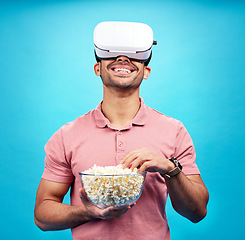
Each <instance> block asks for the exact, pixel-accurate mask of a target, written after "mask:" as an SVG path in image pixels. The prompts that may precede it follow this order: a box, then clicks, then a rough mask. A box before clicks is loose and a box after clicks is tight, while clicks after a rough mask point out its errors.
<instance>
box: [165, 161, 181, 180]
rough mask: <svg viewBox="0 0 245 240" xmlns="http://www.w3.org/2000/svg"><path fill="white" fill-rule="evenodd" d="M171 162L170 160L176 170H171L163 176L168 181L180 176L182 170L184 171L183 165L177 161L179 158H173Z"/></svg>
mask: <svg viewBox="0 0 245 240" xmlns="http://www.w3.org/2000/svg"><path fill="white" fill-rule="evenodd" d="M169 160H170V161H171V162H172V163H174V165H175V168H174V169H172V170H170V171H169V172H167V173H165V174H163V177H164V178H168V179H170V178H172V177H174V176H176V175H177V174H179V173H180V172H181V170H182V166H181V164H180V163H179V161H178V160H177V158H175V157H172V158H169Z"/></svg>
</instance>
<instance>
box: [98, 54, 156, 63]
mask: <svg viewBox="0 0 245 240" xmlns="http://www.w3.org/2000/svg"><path fill="white" fill-rule="evenodd" d="M94 55H95V59H96V61H97V62H100V61H101V59H100V58H99V57H98V56H97V54H96V52H95V51H94ZM151 56H152V52H151V55H150V57H149V58H148V59H147V60H146V61H145V62H144V65H145V66H148V65H149V63H150V61H151Z"/></svg>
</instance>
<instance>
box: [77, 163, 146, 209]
mask: <svg viewBox="0 0 245 240" xmlns="http://www.w3.org/2000/svg"><path fill="white" fill-rule="evenodd" d="M80 175H81V179H82V183H83V187H84V188H85V191H86V194H87V196H88V198H89V199H90V200H91V202H93V203H94V204H97V205H98V206H100V207H103V206H118V205H123V204H129V203H132V202H134V201H136V200H137V199H138V198H139V196H140V194H141V191H142V187H143V184H144V175H145V173H143V174H138V173H137V169H136V168H135V169H134V170H133V171H131V170H130V169H129V168H125V169H123V166H122V165H121V164H119V165H117V166H106V167H100V166H97V165H96V164H95V165H94V166H93V167H92V168H90V169H88V170H85V171H83V172H82V173H81V174H80Z"/></svg>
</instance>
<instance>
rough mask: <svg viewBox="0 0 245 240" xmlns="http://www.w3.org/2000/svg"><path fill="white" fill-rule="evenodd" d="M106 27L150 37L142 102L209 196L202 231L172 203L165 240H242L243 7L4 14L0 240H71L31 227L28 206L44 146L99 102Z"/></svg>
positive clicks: (178, 5)
mask: <svg viewBox="0 0 245 240" xmlns="http://www.w3.org/2000/svg"><path fill="white" fill-rule="evenodd" d="M107 20H121V21H138V22H144V23H147V24H149V25H150V26H151V27H152V28H153V31H154V38H155V39H156V40H157V41H158V45H157V46H154V49H153V51H154V52H153V59H152V61H151V63H150V66H151V67H152V73H151V75H150V77H149V79H147V80H145V81H144V82H143V84H142V87H141V96H142V97H143V98H144V100H145V103H146V104H147V105H149V106H150V107H152V108H155V109H157V110H158V111H160V112H162V113H164V114H166V115H169V116H172V117H174V118H177V119H179V120H180V121H182V122H183V123H184V125H185V126H186V128H187V129H188V131H189V132H190V134H191V136H192V139H193V141H194V144H195V147H196V151H197V164H198V166H199V168H200V170H201V173H202V174H201V175H202V178H203V180H204V182H205V184H206V185H207V187H208V190H209V193H210V202H209V204H208V215H207V217H206V218H205V219H204V220H203V221H201V222H200V223H198V224H193V223H191V222H189V221H188V220H186V219H185V218H183V217H181V216H179V215H178V214H177V213H176V212H174V210H173V209H172V207H171V204H170V203H169V201H168V204H167V214H168V219H169V224H170V229H171V235H172V239H174V240H183V239H184V240H185V239H196V238H198V239H199V240H201V239H205V240H206V239H210V240H212V239H242V237H244V236H245V234H244V232H243V226H244V213H245V209H244V176H243V172H244V170H243V169H244V155H243V152H244V116H245V112H244V103H245V102H244V90H245V84H244V81H245V79H244V78H245V67H244V66H245V62H244V55H245V41H244V38H245V2H244V1H234V0H233V1H232V0H230V1H218V0H213V1H211V0H203V1H201V0H200V1H194V0H193V1H191V0H189V1H188V0H183V1H177V0H174V1H170V0H169V1H166V0H163V1H156V0H151V1H144V0H142V1H137V0H135V1H128V0H125V1H72V0H70V1H58V0H57V1H40V0H36V1H11V0H10V1H1V2H0V99H1V104H0V109H1V118H0V131H1V132H0V134H1V138H0V151H1V155H0V158H1V161H0V164H1V166H0V203H1V204H0V212H1V218H0V228H1V231H0V238H1V239H25V240H26V239H38V240H39V239H40V240H41V239H45V240H48V239H52V240H55V239H72V238H71V234H70V230H66V231H59V232H45V233H44V232H42V231H40V230H39V229H38V228H37V227H36V226H35V224H34V221H33V210H34V204H35V195H36V190H37V187H38V184H39V181H40V178H41V175H42V172H43V167H44V156H45V154H44V150H43V147H44V145H45V143H46V142H47V140H48V139H49V138H50V137H51V135H52V134H53V133H54V132H55V131H56V130H58V128H60V127H61V126H62V125H63V124H65V123H67V122H69V121H72V120H74V119H75V118H76V117H78V116H80V115H83V114H85V113H86V112H88V111H89V110H90V109H93V108H94V107H96V106H97V104H98V103H99V101H100V100H101V99H102V84H101V80H100V78H99V77H96V76H95V75H94V72H93V64H94V63H95V59H94V55H93V42H92V34H93V29H94V27H95V26H96V24H97V23H99V22H101V21H107ZM65 201H66V202H69V198H68V197H66V199H65Z"/></svg>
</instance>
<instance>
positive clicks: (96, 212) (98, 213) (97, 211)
mask: <svg viewBox="0 0 245 240" xmlns="http://www.w3.org/2000/svg"><path fill="white" fill-rule="evenodd" d="M79 192H80V198H81V200H82V202H83V204H84V206H85V208H86V209H87V211H88V213H89V216H88V217H90V218H91V220H92V219H103V220H110V219H113V218H118V217H120V216H121V215H123V214H124V213H126V212H127V211H128V210H129V209H130V208H131V207H132V206H126V207H123V208H120V209H118V208H115V207H113V206H111V207H108V208H105V209H101V208H99V207H97V206H96V205H94V204H93V203H92V202H91V201H90V200H89V199H88V197H87V194H86V192H85V190H84V188H80V189H79Z"/></svg>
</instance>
